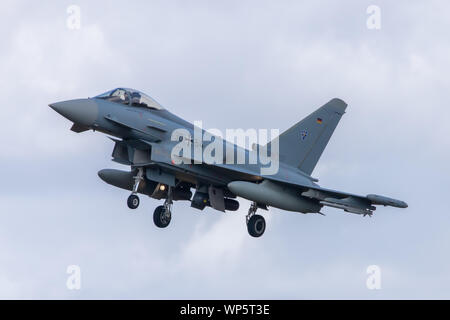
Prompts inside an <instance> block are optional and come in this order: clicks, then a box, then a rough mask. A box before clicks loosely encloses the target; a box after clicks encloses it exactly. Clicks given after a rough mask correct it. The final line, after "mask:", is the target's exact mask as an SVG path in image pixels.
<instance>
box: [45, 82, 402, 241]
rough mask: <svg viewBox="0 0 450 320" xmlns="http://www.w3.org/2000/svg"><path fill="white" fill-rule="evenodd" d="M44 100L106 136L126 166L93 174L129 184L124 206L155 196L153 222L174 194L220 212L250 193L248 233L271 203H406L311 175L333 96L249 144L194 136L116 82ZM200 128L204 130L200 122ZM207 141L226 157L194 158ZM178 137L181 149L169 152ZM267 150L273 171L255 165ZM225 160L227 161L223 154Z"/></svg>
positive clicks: (254, 232)
mask: <svg viewBox="0 0 450 320" xmlns="http://www.w3.org/2000/svg"><path fill="white" fill-rule="evenodd" d="M49 106H50V107H51V108H52V109H54V110H55V111H56V112H58V113H59V114H61V115H62V116H64V117H65V118H67V119H68V120H70V121H72V122H73V125H72V128H71V130H72V131H74V132H76V133H81V132H85V131H87V130H94V131H98V132H101V133H104V134H107V135H108V136H109V137H110V138H111V140H112V141H113V143H114V148H113V151H112V160H113V161H115V162H117V163H120V164H122V165H126V166H129V167H130V170H128V171H121V170H113V169H103V170H100V171H99V172H98V175H99V177H100V178H101V179H102V180H103V181H105V182H106V183H108V184H110V185H113V186H115V187H118V188H122V189H125V190H129V191H131V194H130V196H129V197H128V200H127V205H128V207H129V208H130V209H136V208H137V207H138V206H139V203H140V200H139V197H138V194H143V195H147V196H149V197H151V198H154V199H157V200H162V199H163V200H164V204H163V205H160V206H158V207H156V209H155V210H154V213H153V221H154V223H155V225H156V226H157V227H159V228H166V227H167V226H168V225H169V223H170V221H171V218H172V204H173V202H174V201H177V200H180V201H188V202H190V206H191V207H192V208H194V209H197V210H203V209H205V207H211V208H213V209H215V210H218V211H222V212H226V211H236V210H238V208H239V202H238V200H237V198H238V197H241V198H244V199H247V200H250V201H251V205H250V208H249V210H248V214H247V216H246V220H245V221H246V224H247V229H248V233H249V234H250V236H252V237H260V236H262V235H263V233H264V231H265V229H266V222H265V219H264V217H263V216H261V215H259V214H256V212H257V210H258V209H260V210H268V208H269V207H274V208H279V209H282V210H286V211H293V212H299V213H304V214H306V213H319V214H322V212H321V209H322V208H323V207H324V206H328V207H333V208H338V209H342V210H343V211H345V212H349V213H354V214H359V215H362V216H371V215H372V213H373V212H374V210H375V209H376V207H375V206H376V205H382V206H392V207H397V208H406V207H407V206H408V205H407V204H406V203H405V202H403V201H400V200H396V199H392V198H388V197H385V196H380V195H375V194H369V195H366V196H361V195H356V194H351V193H347V192H341V191H336V190H332V189H327V188H323V187H320V186H319V185H318V183H317V182H318V179H316V178H313V177H312V176H311V174H312V172H313V170H314V168H315V167H316V164H317V162H318V161H319V159H320V157H321V155H322V153H323V151H324V149H325V147H326V146H327V144H328V142H329V140H330V138H331V136H332V134H333V132H334V130H335V128H336V127H337V124H338V123H339V121H340V119H341V117H342V116H343V115H344V113H345V110H346V108H347V104H346V103H345V102H344V101H342V100H340V99H337V98H335V99H332V100H331V101H329V102H328V103H326V104H325V105H323V106H322V107H320V108H318V109H317V110H316V111H314V112H313V113H311V114H310V115H308V116H307V117H306V118H304V119H303V120H301V121H300V122H298V123H297V124H295V125H294V126H292V127H291V128H289V129H288V130H286V131H284V132H282V133H281V134H280V135H279V136H278V137H275V138H274V139H273V140H272V141H270V142H268V143H266V144H265V145H259V144H257V145H254V146H253V148H252V149H250V148H242V147H239V146H237V145H236V144H234V143H230V142H229V141H227V140H226V139H223V138H222V137H218V136H215V137H214V136H212V137H209V138H208V139H205V140H204V139H197V138H196V137H195V135H196V133H198V132H199V128H198V126H195V125H194V124H192V123H190V122H187V121H185V120H183V119H181V118H180V117H177V116H176V115H174V114H172V113H170V112H169V111H168V110H167V109H165V108H163V107H162V106H161V105H160V104H159V103H158V102H157V101H156V100H154V99H153V98H151V97H150V96H148V95H146V94H144V93H143V92H140V91H138V90H134V89H128V88H117V89H114V90H111V91H108V92H106V93H104V94H101V95H98V96H96V97H94V98H87V99H76V100H69V101H63V102H57V103H51V104H49ZM175 133H177V134H175ZM200 133H201V134H202V135H203V134H207V132H206V131H205V130H203V129H200ZM210 135H211V134H210ZM208 141H209V143H208ZM212 143H215V146H217V145H219V146H221V147H220V148H219V149H217V148H216V150H215V156H216V157H215V159H216V160H217V156H218V157H219V160H222V159H223V160H225V158H226V160H227V161H215V162H214V161H205V160H204V159H203V158H202V157H201V154H202V152H203V151H206V149H207V148H209V147H211V144H212ZM180 144H182V147H186V146H187V149H183V148H181V152H178V153H177V152H174V150H175V149H176V147H177V146H178V147H179V146H180ZM222 147H223V150H221V148H222ZM190 148H192V149H190ZM186 150H187V151H186ZM192 150H193V152H191V151H192ZM230 150H231V152H232V155H231V156H229V154H230ZM197 151H200V157H199V156H198V155H199V152H197ZM261 151H264V152H261ZM180 153H181V154H180ZM213 153H214V152H213ZM213 153H212V154H213ZM239 153H241V155H242V154H243V155H244V156H245V157H246V159H247V158H249V157H251V156H253V155H255V153H256V154H258V155H259V156H258V157H257V158H258V161H256V162H254V163H250V162H248V161H247V162H248V163H247V162H245V161H244V163H242V162H239V161H237V162H236V159H237V157H238V154H239ZM262 154H265V155H264V156H261V155H262ZM269 154H271V156H274V157H272V159H274V160H273V161H274V163H275V165H276V166H275V167H276V170H275V171H273V172H267V171H266V172H265V171H264V170H263V169H264V168H265V166H266V167H267V161H266V162H264V161H263V160H267V159H268V158H267V156H268V155H269ZM230 159H231V160H232V161H228V160H230ZM233 161H234V162H233ZM192 190H193V191H194V193H193V192H192Z"/></svg>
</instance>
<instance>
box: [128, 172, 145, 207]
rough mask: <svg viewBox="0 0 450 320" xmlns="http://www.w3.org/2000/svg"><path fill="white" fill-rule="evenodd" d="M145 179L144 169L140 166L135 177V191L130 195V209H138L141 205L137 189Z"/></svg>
mask: <svg viewBox="0 0 450 320" xmlns="http://www.w3.org/2000/svg"><path fill="white" fill-rule="evenodd" d="M142 180H144V169H142V168H139V169H138V173H137V175H136V176H135V177H134V185H133V191H132V192H131V195H130V196H129V197H128V200H127V205H128V208H130V209H137V207H139V202H140V201H139V197H138V196H137V191H138V189H139V184H140V183H141V181H142Z"/></svg>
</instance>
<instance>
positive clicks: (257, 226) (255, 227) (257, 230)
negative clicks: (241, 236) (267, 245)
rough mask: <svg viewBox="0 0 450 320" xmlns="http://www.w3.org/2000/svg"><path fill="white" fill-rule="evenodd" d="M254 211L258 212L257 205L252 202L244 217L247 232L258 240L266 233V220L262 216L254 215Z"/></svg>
mask: <svg viewBox="0 0 450 320" xmlns="http://www.w3.org/2000/svg"><path fill="white" fill-rule="evenodd" d="M256 210H258V204H257V203H256V202H253V203H252V205H251V206H250V209H248V215H247V217H246V220H247V230H248V233H249V234H250V235H251V236H252V237H254V238H259V237H261V236H262V235H263V234H264V231H266V220H265V219H264V217H263V216H261V215H259V214H256Z"/></svg>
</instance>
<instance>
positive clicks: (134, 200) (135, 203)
mask: <svg viewBox="0 0 450 320" xmlns="http://www.w3.org/2000/svg"><path fill="white" fill-rule="evenodd" d="M127 205H128V208H130V209H137V207H139V197H138V196H137V195H135V194H132V195H130V196H129V197H128V200H127Z"/></svg>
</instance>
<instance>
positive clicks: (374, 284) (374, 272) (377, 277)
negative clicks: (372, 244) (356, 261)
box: [366, 265, 381, 290]
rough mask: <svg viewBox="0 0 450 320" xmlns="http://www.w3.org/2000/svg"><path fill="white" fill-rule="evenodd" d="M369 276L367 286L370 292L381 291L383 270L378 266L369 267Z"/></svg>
mask: <svg viewBox="0 0 450 320" xmlns="http://www.w3.org/2000/svg"><path fill="white" fill-rule="evenodd" d="M366 272H367V274H368V275H369V276H368V277H367V280H366V286H367V289H369V290H380V289H381V268H380V267H379V266H377V265H371V266H368V267H367V269H366Z"/></svg>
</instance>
